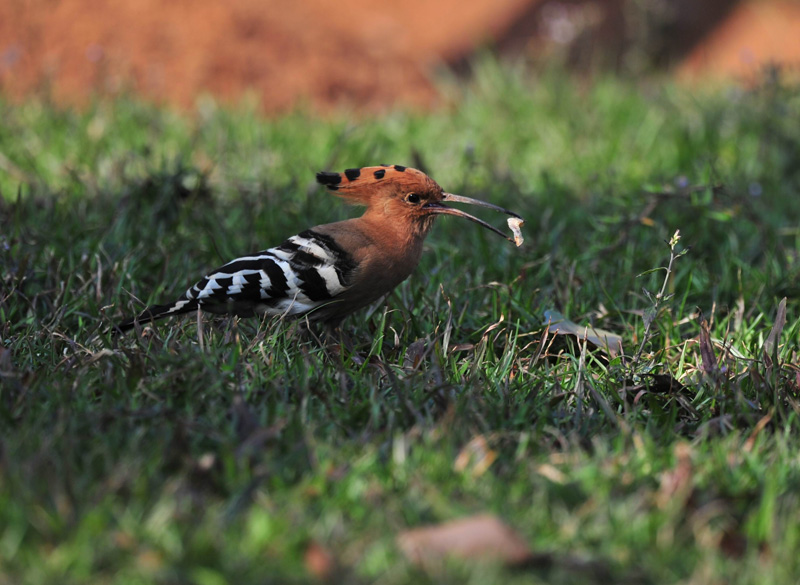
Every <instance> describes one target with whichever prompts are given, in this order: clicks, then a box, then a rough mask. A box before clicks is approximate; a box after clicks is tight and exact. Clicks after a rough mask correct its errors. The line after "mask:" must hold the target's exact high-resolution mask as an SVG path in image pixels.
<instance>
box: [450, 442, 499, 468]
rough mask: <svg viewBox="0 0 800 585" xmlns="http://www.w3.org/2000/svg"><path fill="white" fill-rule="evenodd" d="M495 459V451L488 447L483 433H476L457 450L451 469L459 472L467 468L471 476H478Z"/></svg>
mask: <svg viewBox="0 0 800 585" xmlns="http://www.w3.org/2000/svg"><path fill="white" fill-rule="evenodd" d="M495 459H497V453H496V452H495V451H493V450H492V449H491V448H490V447H489V443H488V442H487V441H486V438H485V437H484V436H483V435H478V436H477V437H473V438H472V440H470V442H469V443H467V444H466V445H464V447H462V449H461V451H459V453H458V455H457V456H456V460H455V461H454V462H453V469H455V470H456V471H457V472H459V473H462V472H464V471H466V470H467V469H469V471H470V473H471V474H472V476H473V477H480V476H481V475H483V474H484V473H486V470H487V469H489V467H491V465H492V463H494V460H495Z"/></svg>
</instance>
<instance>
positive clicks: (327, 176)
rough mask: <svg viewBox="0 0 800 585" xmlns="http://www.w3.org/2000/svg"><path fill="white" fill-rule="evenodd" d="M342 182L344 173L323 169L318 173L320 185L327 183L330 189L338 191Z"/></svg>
mask: <svg viewBox="0 0 800 585" xmlns="http://www.w3.org/2000/svg"><path fill="white" fill-rule="evenodd" d="M341 182H342V175H340V174H339V173H330V172H327V171H323V172H321V173H317V183H319V184H320V185H325V186H326V187H327V188H328V189H331V190H333V191H336V190H337V189H338V188H339V187H338V185H339V183H341Z"/></svg>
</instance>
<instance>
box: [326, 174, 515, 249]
mask: <svg viewBox="0 0 800 585" xmlns="http://www.w3.org/2000/svg"><path fill="white" fill-rule="evenodd" d="M317 182H318V183H320V184H321V185H325V186H326V187H327V188H328V189H330V190H331V191H334V192H335V193H336V195H338V196H340V197H342V198H343V199H345V200H347V201H348V202H350V203H353V204H355V205H366V206H367V211H366V213H365V217H366V216H371V217H376V218H378V219H379V221H384V222H390V225H398V224H399V225H407V226H408V227H409V228H411V229H412V230H415V231H416V232H418V233H419V234H421V235H425V234H426V233H427V232H428V230H429V229H430V228H431V225H432V223H433V219H434V218H435V217H436V216H437V215H455V216H457V217H463V218H465V219H468V220H470V221H474V222H475V223H478V224H480V225H482V226H483V227H485V228H487V229H490V230H492V231H493V232H495V233H496V234H499V235H500V236H502V237H504V238H506V239H507V240H510V241H512V242H513V241H514V240H513V239H512V238H509V237H508V236H506V235H505V234H504V233H503V232H501V231H500V230H498V229H497V228H495V227H494V226H493V225H490V224H488V223H486V222H485V221H483V220H481V219H478V218H477V217H474V216H472V215H470V214H468V213H465V212H463V211H461V210H460V209H455V208H453V207H448V206H447V205H445V204H444V203H443V202H445V201H447V202H455V203H468V204H471V205H478V206H480V207H488V208H489V209H494V210H495V211H500V212H502V213H506V214H508V215H511V216H513V217H516V218H520V216H519V215H517V214H516V213H514V212H513V211H509V210H507V209H503V208H502V207H498V206H497V205H492V204H491V203H486V202H485V201H481V200H480V199H472V198H471V197H463V196H461V195H454V194H453V193H447V192H445V190H444V189H442V188H441V187H440V186H439V184H438V183H437V182H436V181H434V180H433V179H431V178H430V177H429V176H428V175H426V174H425V173H423V172H422V171H418V170H417V169H412V168H408V167H403V166H400V165H392V166H389V165H381V166H378V167H362V168H360V169H347V170H346V171H345V172H343V173H330V172H322V173H317ZM520 219H521V218H520Z"/></svg>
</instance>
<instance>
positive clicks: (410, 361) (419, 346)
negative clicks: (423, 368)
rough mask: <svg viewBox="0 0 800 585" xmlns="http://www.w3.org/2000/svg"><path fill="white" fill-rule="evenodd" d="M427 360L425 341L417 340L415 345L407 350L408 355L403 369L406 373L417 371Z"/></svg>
mask: <svg viewBox="0 0 800 585" xmlns="http://www.w3.org/2000/svg"><path fill="white" fill-rule="evenodd" d="M424 359H425V340H424V339H417V340H416V341H415V342H414V343H412V344H410V345H409V346H408V348H407V349H406V355H405V357H404V358H403V368H404V369H405V370H406V371H415V370H416V369H417V368H419V365H420V364H421V363H422V361H423V360H424Z"/></svg>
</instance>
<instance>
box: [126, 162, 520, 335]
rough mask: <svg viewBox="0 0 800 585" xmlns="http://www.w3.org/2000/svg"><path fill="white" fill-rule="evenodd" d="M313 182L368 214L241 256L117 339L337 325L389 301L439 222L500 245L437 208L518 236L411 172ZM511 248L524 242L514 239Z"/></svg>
mask: <svg viewBox="0 0 800 585" xmlns="http://www.w3.org/2000/svg"><path fill="white" fill-rule="evenodd" d="M317 182H318V183H320V184H322V185H324V186H325V187H327V188H328V189H329V190H330V191H333V192H334V193H335V194H336V195H338V196H339V197H342V198H343V199H344V200H345V201H347V202H349V203H353V204H357V205H365V206H366V208H367V209H366V211H365V212H364V214H363V215H362V216H361V217H359V218H356V219H348V220H345V221H339V222H336V223H329V224H324V225H319V226H316V227H313V228H311V229H308V230H306V231H303V232H300V233H299V234H298V235H296V236H292V237H291V238H289V239H288V240H286V241H285V242H283V243H282V244H281V245H280V246H278V247H276V248H270V249H268V250H264V251H262V252H258V253H256V254H252V255H249V256H242V257H241V258H237V259H236V260H233V261H231V262H228V263H227V264H225V265H224V266H221V267H220V268H217V269H216V270H214V271H212V272H210V273H209V274H208V275H207V276H206V277H205V278H203V279H201V280H200V281H199V282H197V283H196V284H194V285H193V286H192V287H191V288H189V289H188V290H187V291H186V292H185V293H183V295H181V296H180V298H178V300H176V301H175V302H173V303H169V304H166V305H153V306H150V307H148V308H146V309H145V310H144V311H142V312H141V313H140V314H139V315H138V316H136V317H134V318H132V319H127V320H126V321H123V322H122V323H120V324H119V325H117V327H116V330H117V331H118V332H120V331H126V330H128V329H131V328H132V327H134V324H135V323H137V322H138V323H146V322H149V321H154V320H156V319H161V318H164V317H169V316H172V315H180V314H182V313H189V312H191V311H196V310H197V309H198V308H199V309H202V310H204V311H208V312H211V313H218V314H224V313H229V314H234V315H238V316H240V317H249V316H255V315H274V316H285V317H299V316H307V317H308V319H310V320H311V321H318V322H323V323H327V324H330V325H334V326H335V325H338V323H339V322H341V320H342V319H344V318H345V317H346V316H348V315H349V314H351V313H353V312H354V311H357V310H358V309H361V308H363V307H366V306H367V305H369V304H371V303H373V302H374V301H376V300H378V299H379V298H381V297H382V296H383V295H385V294H387V293H388V292H390V291H391V290H392V289H394V288H395V287H396V286H397V285H399V284H400V283H401V282H403V281H404V280H405V279H406V278H408V276H409V275H410V274H411V272H413V270H414V268H416V266H417V264H418V263H419V260H420V256H421V254H422V244H423V241H424V240H425V236H427V235H428V232H429V231H430V229H431V226H432V225H433V220H434V219H435V218H436V216H437V215H455V216H457V217H463V218H465V219H469V220H471V221H474V222H476V223H478V224H480V225H482V226H483V227H485V228H488V229H490V230H492V231H493V232H495V233H497V234H499V235H500V236H502V237H504V238H506V239H508V240H510V241H515V240H513V239H512V238H509V237H507V236H506V235H505V234H503V232H501V231H500V230H498V229H497V228H495V227H494V226H492V225H490V224H488V223H486V222H485V221H483V220H481V219H478V218H477V217H474V216H472V215H469V214H468V213H465V212H463V211H461V210H459V209H454V208H452V207H447V206H446V205H444V203H443V202H444V201H448V202H456V203H469V204H472V205H479V206H481V207H488V208H489V209H494V210H495V211H501V212H503V213H506V214H508V215H511V216H513V217H514V218H515V219H513V220H512V219H509V221H508V223H509V226H511V227H512V229H513V230H514V233H515V235H516V236H517V237H518V236H519V231H518V226H519V225H521V224H522V218H521V217H520V216H519V215H517V214H516V213H514V212H512V211H508V210H507V209H503V208H502V207H498V206H496V205H492V204H491V203H486V202H485V201H481V200H478V199H472V198H469V197H462V196H460V195H454V194H452V193H446V192H445V191H444V190H443V189H442V188H441V187H440V186H439V185H438V184H437V183H436V182H435V181H434V180H433V179H431V178H430V177H428V176H427V175H426V174H425V173H423V172H421V171H418V170H416V169H412V168H407V167H403V166H400V165H393V166H388V165H381V166H377V167H364V168H360V169H347V170H346V171H345V172H344V173H331V172H321V173H317ZM516 241H517V245H519V244H520V243H521V239H517V240H516Z"/></svg>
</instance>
